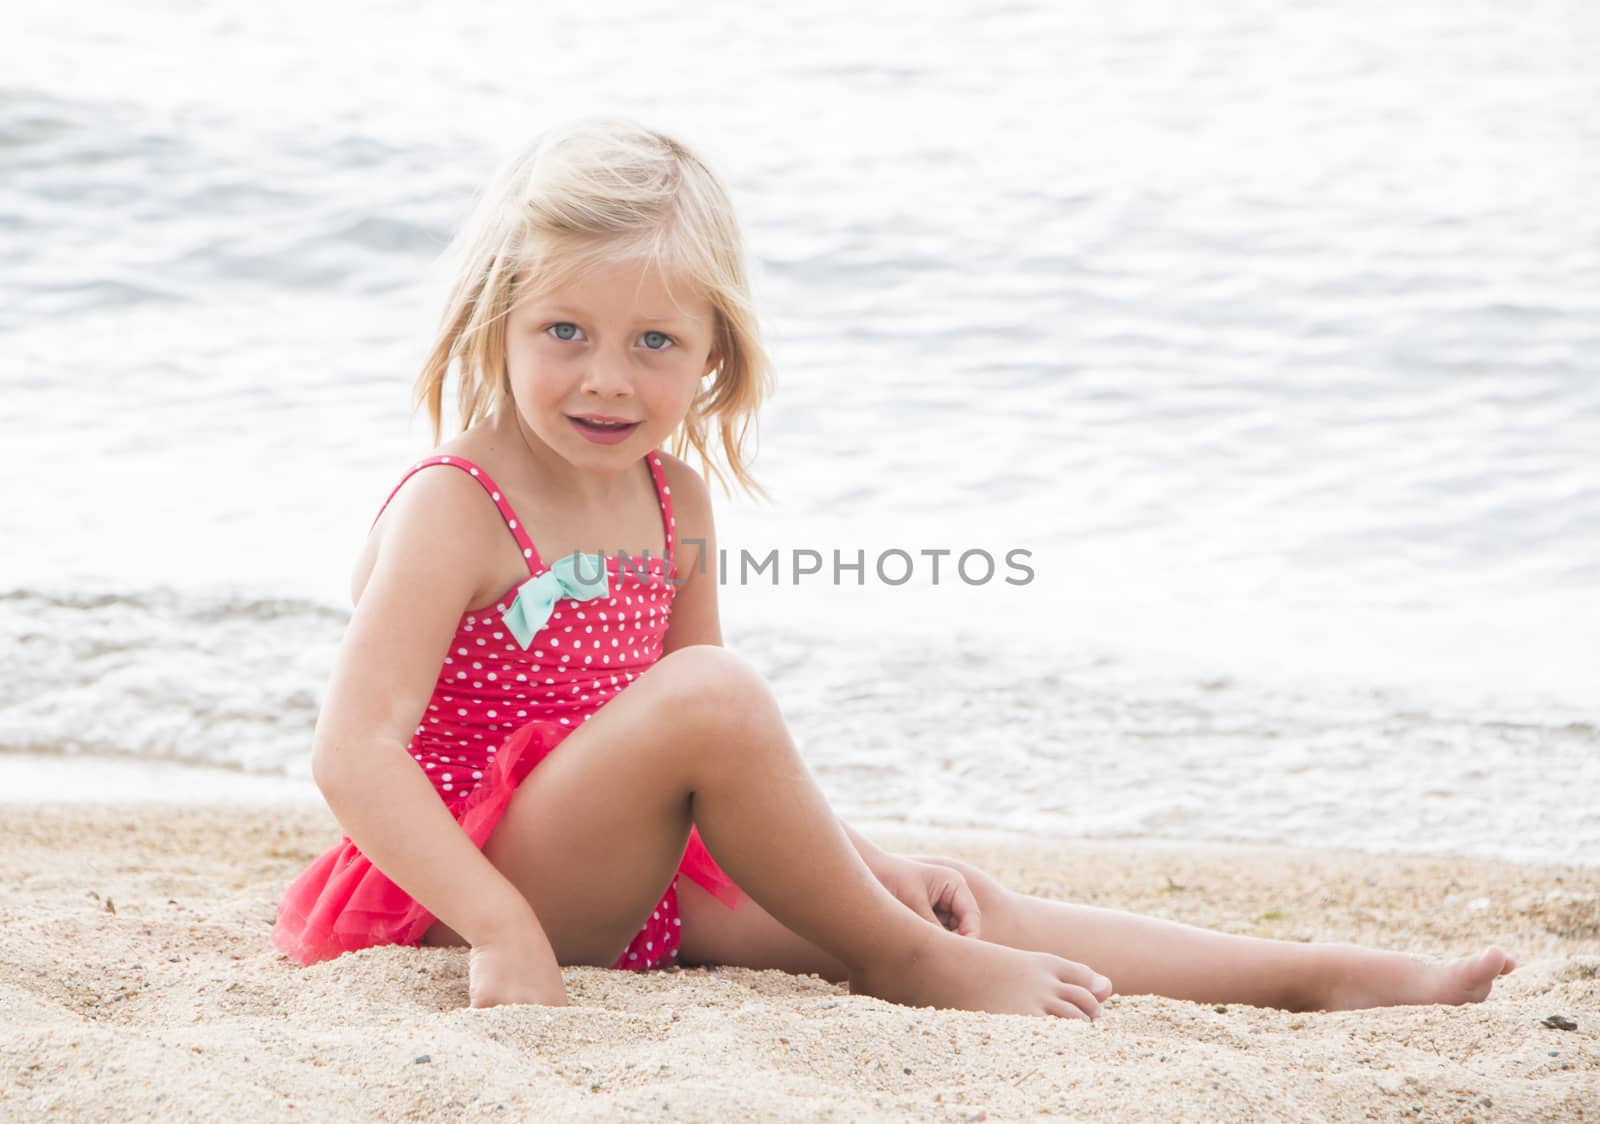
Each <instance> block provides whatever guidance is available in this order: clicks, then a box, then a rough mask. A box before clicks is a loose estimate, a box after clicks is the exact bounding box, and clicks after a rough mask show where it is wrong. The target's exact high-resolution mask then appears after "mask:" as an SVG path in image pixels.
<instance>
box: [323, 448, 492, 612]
mask: <svg viewBox="0 0 1600 1124" xmlns="http://www.w3.org/2000/svg"><path fill="white" fill-rule="evenodd" d="M506 537H507V536H506V532H505V529H504V524H503V523H502V522H501V520H500V515H499V512H498V510H497V509H496V508H495V506H494V503H493V501H492V500H490V499H489V497H488V495H487V494H486V493H485V492H484V490H483V486H482V485H481V484H479V483H478V482H477V481H476V480H474V479H473V478H472V477H471V476H470V475H469V474H468V473H466V472H463V471H461V470H460V469H457V468H452V467H450V466H448V465H430V466H428V467H426V468H423V469H420V470H418V471H417V472H414V473H412V474H411V476H410V477H409V478H408V479H407V480H406V481H405V483H404V484H403V485H401V487H400V490H399V491H398V492H396V493H395V494H394V498H393V499H391V500H390V501H389V505H388V506H387V507H385V508H384V509H383V513H382V514H381V515H380V516H379V517H378V520H377V522H376V523H375V524H374V525H373V527H372V530H371V532H370V534H368V536H367V541H366V543H365V544H364V545H363V547H362V549H361V552H360V555H359V557H358V558H357V560H356V565H355V571H354V573H353V574H352V577H351V601H352V603H355V604H359V602H360V601H361V598H362V596H363V595H364V594H365V592H366V590H367V588H368V587H369V586H370V584H371V579H372V577H373V576H374V574H375V573H376V572H377V571H378V570H379V569H380V568H381V569H383V570H384V571H386V572H387V573H388V575H389V576H390V577H391V579H397V580H399V581H400V582H402V583H404V584H408V585H409V584H414V583H426V584H427V585H428V586H429V587H430V589H431V591H432V592H433V593H435V594H436V595H437V596H439V597H440V598H441V599H442V600H444V601H447V602H451V601H455V600H459V601H460V602H461V604H460V605H459V606H458V608H459V609H460V611H462V612H464V611H466V609H467V608H469V607H470V606H472V605H475V604H477V603H478V602H479V601H480V600H482V599H485V598H487V597H493V596H495V595H496V594H498V593H499V592H501V591H500V590H499V589H494V590H492V591H491V592H487V593H485V592H484V591H485V590H488V589H489V588H490V587H491V586H492V585H494V581H493V574H494V572H495V571H494V565H493V564H494V562H495V561H496V560H497V559H498V555H497V554H496V550H495V548H496V547H503V546H504V545H505V544H504V543H503V542H502V541H501V540H503V539H505V538H506Z"/></svg>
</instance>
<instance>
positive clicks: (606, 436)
mask: <svg viewBox="0 0 1600 1124" xmlns="http://www.w3.org/2000/svg"><path fill="white" fill-rule="evenodd" d="M567 420H568V421H570V422H571V423H572V427H573V428H574V429H576V430H577V431H578V432H579V433H581V434H583V437H584V440H586V441H590V442H593V443H594V444H596V445H615V444H617V443H619V442H622V441H626V440H627V439H628V436H629V434H631V433H632V432H633V431H634V430H636V429H638V428H639V423H638V422H596V421H585V420H584V419H583V418H574V417H571V416H569V417H568V418H567Z"/></svg>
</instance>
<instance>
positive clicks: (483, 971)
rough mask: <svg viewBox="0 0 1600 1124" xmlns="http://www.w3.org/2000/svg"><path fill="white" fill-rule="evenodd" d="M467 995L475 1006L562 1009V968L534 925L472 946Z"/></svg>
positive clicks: (565, 989) (565, 997) (563, 1005)
mask: <svg viewBox="0 0 1600 1124" xmlns="http://www.w3.org/2000/svg"><path fill="white" fill-rule="evenodd" d="M467 996H468V999H469V1001H470V1002H471V1005H472V1006H474V1007H498V1006H500V1005H501V1004H506V1003H537V1004H539V1005H541V1006H545V1007H565V1006H566V1005H567V987H566V984H565V982H563V980H562V979H561V965H560V964H558V963H557V962H556V954H555V951H554V950H553V949H552V948H551V947H550V941H549V940H548V939H547V938H546V937H545V935H544V931H543V930H541V929H538V928H537V926H534V930H533V931H531V932H530V931H528V930H527V929H524V930H522V931H521V932H517V933H514V934H512V935H511V936H509V937H506V938H501V939H497V940H492V941H486V942H484V943H482V944H476V945H473V946H472V949H471V951H469V952H468V953H467Z"/></svg>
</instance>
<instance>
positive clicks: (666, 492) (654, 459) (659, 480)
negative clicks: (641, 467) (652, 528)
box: [644, 449, 678, 577]
mask: <svg viewBox="0 0 1600 1124" xmlns="http://www.w3.org/2000/svg"><path fill="white" fill-rule="evenodd" d="M644 459H645V462H646V463H647V464H649V466H650V477H651V479H653V480H654V481H655V482H656V499H658V500H660V501H661V526H662V528H663V529H664V530H665V531H666V534H667V557H666V558H665V559H664V560H663V562H662V569H663V570H664V571H665V573H666V576H667V577H671V576H672V559H673V556H674V551H673V549H672V540H673V539H674V538H676V537H677V536H676V535H675V534H674V530H675V528H676V527H677V523H678V521H677V519H675V518H674V517H673V514H672V489H671V488H669V487H667V473H666V470H665V469H664V468H662V467H661V454H660V453H659V452H657V451H656V450H655V449H651V450H650V451H649V452H648V453H646V454H645V455H644Z"/></svg>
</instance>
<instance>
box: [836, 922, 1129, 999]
mask: <svg viewBox="0 0 1600 1124" xmlns="http://www.w3.org/2000/svg"><path fill="white" fill-rule="evenodd" d="M926 929H927V931H926V933H925V934H920V935H919V936H918V938H917V943H916V944H914V945H913V946H912V947H911V949H909V950H908V951H905V952H902V953H900V954H899V955H896V956H891V957H886V958H885V959H883V960H881V961H878V962H877V963H874V964H871V965H868V966H867V967H865V968H863V969H861V970H859V971H853V972H851V973H850V991H851V993H852V994H855V995H872V996H876V997H877V998H879V999H886V1000H888V1001H889V1002H891V1003H903V1004H905V1005H906V1006H908V1007H936V1008H958V1009H960V1010H965V1011H989V1012H992V1013H994V1014H1004V1015H1055V1016H1057V1017H1059V1018H1067V1019H1093V1018H1095V1017H1096V1016H1098V1015H1099V1014H1100V1001H1101V1000H1103V999H1105V998H1107V997H1108V996H1109V995H1110V994H1111V981H1110V980H1107V979H1106V978H1105V977H1104V976H1100V975H1098V974H1096V973H1095V972H1094V971H1093V970H1092V969H1090V968H1087V967H1085V966H1084V965H1082V964H1079V963H1076V962H1075V961H1072V960H1066V959H1063V958H1062V957H1060V956H1056V955H1054V954H1052V953H1048V952H1030V951H1028V950H1026V949H1017V948H1011V947H1010V946H1008V945H1002V944H992V943H990V942H988V941H983V940H979V939H977V938H975V937H963V936H958V935H957V934H955V933H952V932H949V931H948V930H945V929H937V928H934V927H933V926H932V925H929V926H927V927H926Z"/></svg>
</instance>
